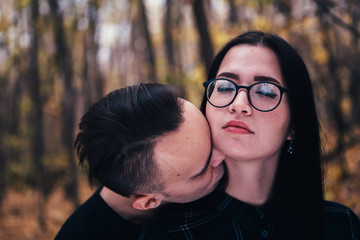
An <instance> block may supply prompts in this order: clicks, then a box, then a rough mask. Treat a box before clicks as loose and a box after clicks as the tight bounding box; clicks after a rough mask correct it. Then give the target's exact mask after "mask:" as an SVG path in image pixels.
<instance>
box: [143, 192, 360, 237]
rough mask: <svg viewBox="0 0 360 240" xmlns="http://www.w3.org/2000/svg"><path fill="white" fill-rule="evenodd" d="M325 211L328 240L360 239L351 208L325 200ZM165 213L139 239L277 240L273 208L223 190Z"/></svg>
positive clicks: (165, 209)
mask: <svg viewBox="0 0 360 240" xmlns="http://www.w3.org/2000/svg"><path fill="white" fill-rule="evenodd" d="M324 210H325V219H326V220H325V232H326V239H329V240H340V239H341V240H348V239H349V240H350V239H351V240H359V239H360V222H359V219H358V218H357V216H356V215H355V214H354V213H353V212H352V211H351V210H350V209H348V208H347V207H345V206H343V205H340V204H337V203H334V202H328V201H325V202H324ZM162 212H163V213H166V212H167V213H168V214H167V216H164V217H163V218H162V219H159V220H158V221H156V222H153V223H150V224H145V225H144V226H143V228H142V232H141V234H140V236H139V238H138V239H141V240H142V239H144V240H155V239H156V240H161V239H171V240H176V239H179V240H180V239H186V240H193V239H219V240H226V239H231V240H235V239H239V240H240V239H243V240H253V239H256V240H259V239H264V240H265V239H266V240H267V239H269V240H270V239H272V240H275V239H276V236H275V234H274V233H275V232H274V222H275V217H274V216H275V213H274V212H273V208H271V207H270V206H266V205H265V206H264V207H263V208H255V207H253V206H250V205H248V204H245V203H243V202H241V201H238V200H236V199H234V198H232V197H230V196H228V195H226V194H225V193H223V192H221V191H215V192H213V193H212V194H210V195H209V196H206V197H205V198H203V199H200V200H198V201H195V202H192V203H188V204H171V205H169V206H168V207H165V208H164V209H162ZM169 213H171V215H169Z"/></svg>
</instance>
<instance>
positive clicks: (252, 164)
mask: <svg viewBox="0 0 360 240" xmlns="http://www.w3.org/2000/svg"><path fill="white" fill-rule="evenodd" d="M277 161H278V160H277V158H272V159H267V160H252V161H244V162H241V161H236V160H232V159H226V160H225V162H226V165H227V167H228V174H229V182H228V187H227V188H226V193H227V194H229V195H230V196H232V197H234V198H236V199H239V200H241V201H243V202H245V203H248V204H251V205H254V206H261V205H263V204H264V203H265V202H266V201H267V200H268V198H269V195H270V192H271V187H272V184H273V181H274V176H275V172H276V166H277Z"/></svg>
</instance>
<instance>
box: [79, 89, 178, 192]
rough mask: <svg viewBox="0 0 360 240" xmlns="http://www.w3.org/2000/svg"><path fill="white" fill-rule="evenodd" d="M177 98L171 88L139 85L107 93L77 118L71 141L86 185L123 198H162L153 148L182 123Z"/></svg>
mask: <svg viewBox="0 0 360 240" xmlns="http://www.w3.org/2000/svg"><path fill="white" fill-rule="evenodd" d="M179 96H180V94H179V91H178V90H177V89H175V88H173V87H170V86H165V85H161V84H153V83H148V84H143V83H141V84H138V85H135V86H130V87H125V88H122V89H118V90H115V91H113V92H110V93H109V94H108V95H106V96H105V97H104V98H102V99H101V100H99V101H98V102H97V103H95V104H93V105H92V106H91V107H90V108H89V110H88V112H87V113H86V114H85V115H84V116H83V117H82V118H81V122H80V124H79V133H78V134H77V137H76V140H75V148H76V152H77V154H78V156H79V161H80V164H81V165H82V166H84V165H86V166H87V167H88V171H89V172H88V177H89V181H90V184H92V185H93V184H94V180H97V181H98V182H99V183H100V184H102V185H104V186H106V187H108V188H109V189H111V190H112V191H114V192H116V193H118V194H120V195H122V196H126V197H129V196H130V195H132V194H141V193H151V192H161V191H162V189H163V182H162V176H161V172H160V170H159V167H158V165H157V164H156V160H155V159H154V146H155V144H156V141H157V139H158V138H159V137H161V136H164V135H165V134H167V133H169V132H173V131H176V130H177V129H178V128H179V126H180V125H181V124H182V122H183V121H184V119H183V105H182V101H181V100H180V99H179Z"/></svg>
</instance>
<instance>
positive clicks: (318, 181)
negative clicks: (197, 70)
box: [201, 31, 360, 239]
mask: <svg viewBox="0 0 360 240" xmlns="http://www.w3.org/2000/svg"><path fill="white" fill-rule="evenodd" d="M204 86H205V95H204V99H203V102H202V105H201V110H202V111H203V113H204V114H205V115H206V117H207V119H208V121H209V124H210V127H211V131H212V137H213V143H214V146H215V148H217V149H218V150H220V151H221V152H222V153H224V154H225V155H226V156H227V157H226V159H225V163H226V165H227V169H228V176H229V180H228V186H227V188H226V193H227V194H228V195H230V196H231V197H233V198H234V199H237V200H238V202H239V203H241V204H243V205H248V208H247V209H248V210H247V211H252V210H249V209H253V211H258V212H262V214H265V215H267V216H269V215H270V217H269V218H268V219H267V221H268V223H269V224H268V225H267V226H268V227H269V228H270V229H268V230H267V231H263V232H262V233H263V234H262V237H264V239H265V238H268V239H359V238H360V236H359V220H358V219H357V217H356V216H355V214H354V213H353V212H351V210H349V209H348V208H346V207H344V206H342V205H339V204H336V203H332V202H327V201H324V200H323V175H322V161H321V160H322V159H321V146H320V136H319V123H318V118H317V114H316V109H315V103H314V98H313V91H312V87H311V81H310V77H309V74H308V71H307V69H306V66H305V64H304V62H303V60H302V59H301V57H300V56H299V55H298V54H297V52H296V51H295V50H294V49H293V48H292V47H291V46H290V45H289V44H288V43H287V42H286V41H285V40H283V39H282V38H280V37H278V36H276V35H273V34H267V33H263V32H257V31H254V32H247V33H245V34H242V35H240V36H238V37H236V38H234V39H232V40H231V41H229V42H228V43H227V44H226V45H225V46H224V47H223V48H222V49H221V50H220V52H219V53H218V54H217V56H216V58H215V60H214V62H213V65H212V67H211V70H210V73H209V75H208V81H207V82H205V83H204ZM261 224H262V226H263V225H264V224H263V223H261ZM253 227H254V229H257V228H258V229H259V231H260V221H259V225H258V226H253ZM339 237H340V238H339ZM244 239H246V238H244Z"/></svg>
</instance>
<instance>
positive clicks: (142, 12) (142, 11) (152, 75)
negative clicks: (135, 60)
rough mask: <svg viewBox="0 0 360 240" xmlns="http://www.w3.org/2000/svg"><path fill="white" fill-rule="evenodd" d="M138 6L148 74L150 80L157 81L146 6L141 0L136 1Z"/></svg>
mask: <svg viewBox="0 0 360 240" xmlns="http://www.w3.org/2000/svg"><path fill="white" fill-rule="evenodd" d="M138 4H139V5H138V8H139V22H138V24H140V26H141V29H142V33H143V34H144V39H145V42H146V48H145V51H146V55H147V58H148V61H149V65H148V66H147V69H148V75H149V80H150V82H157V81H158V80H157V75H156V61H155V53H154V48H153V44H152V41H151V38H150V31H149V25H148V18H147V15H146V8H145V4H144V1H143V0H139V2H138Z"/></svg>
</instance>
